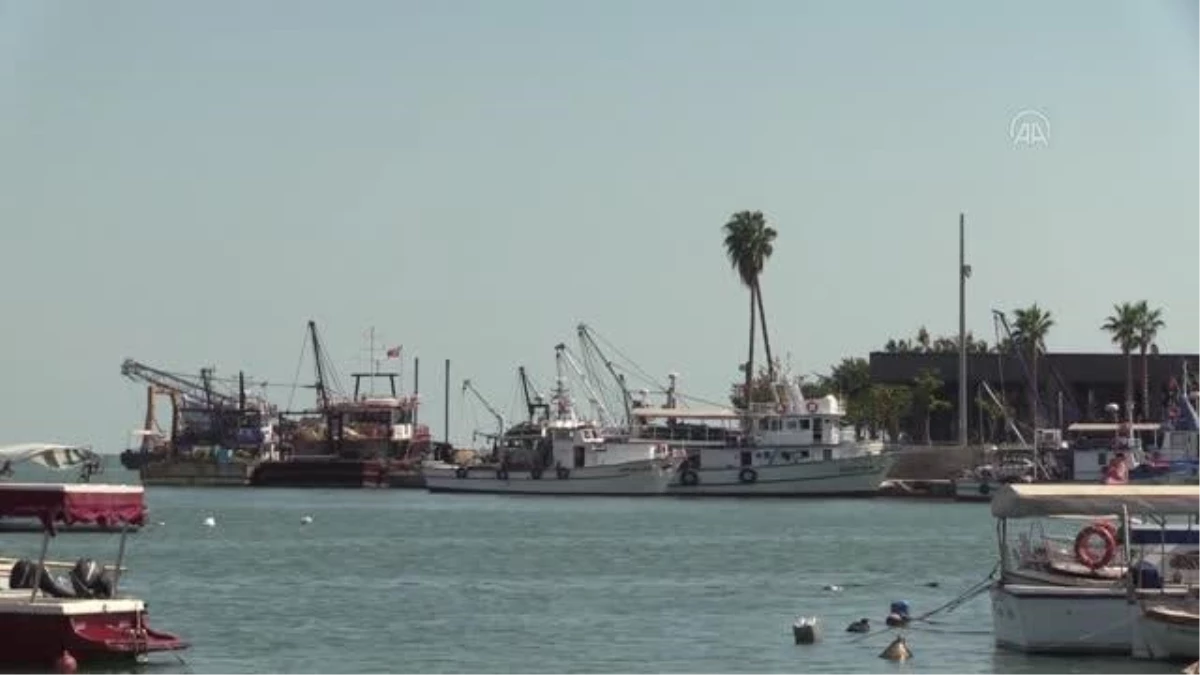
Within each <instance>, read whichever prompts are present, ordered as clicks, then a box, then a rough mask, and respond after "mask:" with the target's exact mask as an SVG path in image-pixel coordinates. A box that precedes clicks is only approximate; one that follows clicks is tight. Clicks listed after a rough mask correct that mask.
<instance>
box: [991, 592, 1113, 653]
mask: <svg viewBox="0 0 1200 675" xmlns="http://www.w3.org/2000/svg"><path fill="white" fill-rule="evenodd" d="M991 596H992V633H993V635H994V636H995V641H996V646H997V647H1000V648H1002V649H1008V650H1012V651H1018V652H1025V653H1028V654H1120V655H1124V656H1127V655H1129V654H1130V651H1131V649H1132V644H1133V640H1132V635H1133V631H1132V626H1131V617H1130V610H1129V601H1128V599H1127V598H1126V596H1125V592H1124V591H1123V589H1117V588H1111V587H1110V588H1087V587H1078V586H1043V585H1034V584H1028V585H1026V584H1004V585H1000V584H996V585H993V586H992V589H991Z"/></svg>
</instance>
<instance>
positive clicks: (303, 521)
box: [300, 516, 313, 525]
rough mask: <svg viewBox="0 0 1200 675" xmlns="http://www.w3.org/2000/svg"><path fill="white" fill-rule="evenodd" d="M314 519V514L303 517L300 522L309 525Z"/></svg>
mask: <svg viewBox="0 0 1200 675" xmlns="http://www.w3.org/2000/svg"><path fill="white" fill-rule="evenodd" d="M312 520H313V519H312V516H304V517H303V518H301V519H300V524H301V525H308V524H309V523H311V522H312Z"/></svg>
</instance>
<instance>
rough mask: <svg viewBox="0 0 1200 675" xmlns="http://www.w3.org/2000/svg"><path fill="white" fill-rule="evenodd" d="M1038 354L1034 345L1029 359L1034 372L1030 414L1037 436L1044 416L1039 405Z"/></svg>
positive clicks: (1030, 392) (1030, 391)
mask: <svg viewBox="0 0 1200 675" xmlns="http://www.w3.org/2000/svg"><path fill="white" fill-rule="evenodd" d="M1037 353H1038V348H1037V344H1036V343H1035V344H1034V345H1033V347H1032V348H1031V349H1030V359H1029V362H1030V370H1032V371H1033V382H1032V383H1031V385H1030V386H1031V387H1032V388H1031V389H1030V390H1029V394H1030V398H1029V402H1030V411H1029V412H1030V413H1032V415H1033V430H1034V434H1035V435H1036V434H1037V429H1038V427H1040V426H1041V416H1042V411H1041V405H1039V402H1038V368H1037V363H1038V354H1037Z"/></svg>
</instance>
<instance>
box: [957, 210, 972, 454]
mask: <svg viewBox="0 0 1200 675" xmlns="http://www.w3.org/2000/svg"><path fill="white" fill-rule="evenodd" d="M966 258H967V247H966V215H965V214H962V213H960V214H958V444H959V445H960V446H962V447H966V445H967V279H968V278H970V276H971V266H970V265H968V264H967V259H966Z"/></svg>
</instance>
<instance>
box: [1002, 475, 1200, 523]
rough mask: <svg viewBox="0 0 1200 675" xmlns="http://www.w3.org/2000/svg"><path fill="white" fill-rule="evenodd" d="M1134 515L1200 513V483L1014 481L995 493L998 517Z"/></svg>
mask: <svg viewBox="0 0 1200 675" xmlns="http://www.w3.org/2000/svg"><path fill="white" fill-rule="evenodd" d="M1121 507H1126V508H1128V509H1129V513H1130V514H1150V513H1153V514H1158V515H1197V514H1200V484H1196V485H1094V484H1071V483H1024V484H1022V483H1012V484H1008V485H1003V486H1001V487H1000V488H999V489H998V490H996V492H995V493H994V494H993V495H992V515H993V516H995V517H996V518H1045V517H1049V516H1061V515H1075V516H1112V515H1116V514H1119V513H1121Z"/></svg>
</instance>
